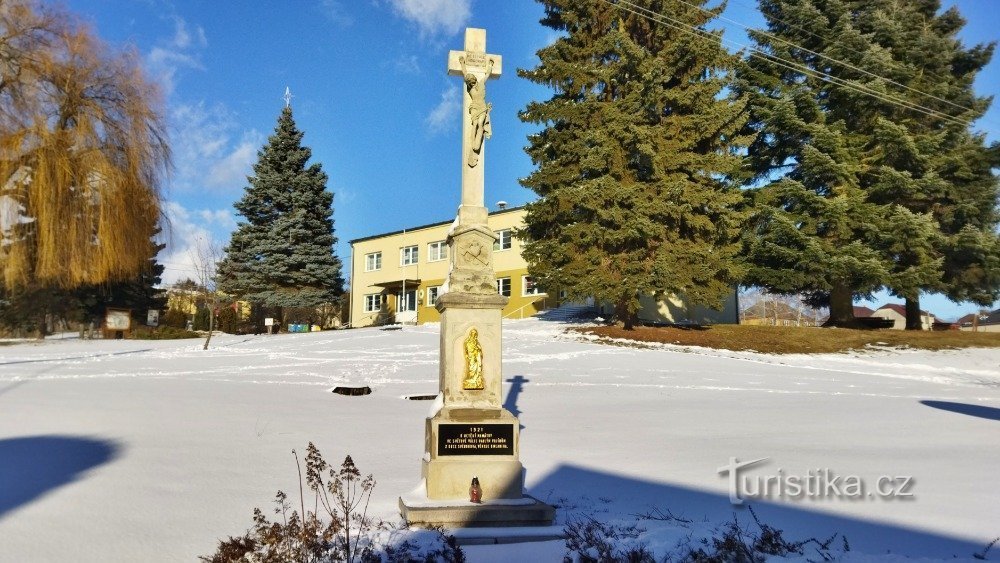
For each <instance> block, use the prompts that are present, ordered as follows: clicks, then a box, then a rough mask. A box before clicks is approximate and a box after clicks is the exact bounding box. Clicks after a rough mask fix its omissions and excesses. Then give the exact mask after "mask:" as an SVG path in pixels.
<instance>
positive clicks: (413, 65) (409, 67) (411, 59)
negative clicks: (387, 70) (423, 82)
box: [393, 55, 420, 74]
mask: <svg viewBox="0 0 1000 563" xmlns="http://www.w3.org/2000/svg"><path fill="white" fill-rule="evenodd" d="M393 66H395V67H396V70H397V71H398V72H402V73H405V74H420V59H418V58H417V56H416V55H409V56H407V55H402V56H400V57H399V58H397V59H396V61H395V63H394V64H393Z"/></svg>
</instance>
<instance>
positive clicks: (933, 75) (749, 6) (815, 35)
mask: <svg viewBox="0 0 1000 563" xmlns="http://www.w3.org/2000/svg"><path fill="white" fill-rule="evenodd" d="M727 2H734V3H736V4H739V5H740V6H743V7H744V8H748V9H750V10H757V7H756V6H752V5H750V4H748V3H746V2H743V1H742V0H727ZM758 11H759V10H758ZM761 15H763V12H761ZM765 18H768V19H769V20H772V21H775V22H777V23H780V24H782V25H784V26H786V27H790V28H792V29H794V30H797V31H801V32H802V33H805V34H807V35H811V36H813V37H815V38H817V39H822V40H823V41H830V38H829V37H827V36H826V35H822V34H819V33H816V32H814V31H810V30H808V29H806V28H804V27H801V26H798V25H795V24H793V23H789V22H788V21H786V20H783V19H780V18H778V17H774V16H771V17H768V16H765ZM738 25H740V26H742V27H744V28H745V29H748V30H749V29H751V28H749V27H746V26H744V25H743V24H738ZM756 31H760V30H756ZM848 50H849V51H851V52H852V53H855V54H858V55H861V54H862V53H861V52H860V51H858V50H856V49H850V48H849V49H848ZM926 74H927V76H929V77H931V78H934V79H937V80H945V78H944V77H942V76H941V75H940V74H937V73H934V72H926ZM959 107H964V106H959Z"/></svg>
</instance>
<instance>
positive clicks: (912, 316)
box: [906, 295, 924, 330]
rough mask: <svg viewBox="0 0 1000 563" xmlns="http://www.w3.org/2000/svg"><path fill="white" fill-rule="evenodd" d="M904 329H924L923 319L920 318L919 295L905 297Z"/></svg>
mask: <svg viewBox="0 0 1000 563" xmlns="http://www.w3.org/2000/svg"><path fill="white" fill-rule="evenodd" d="M906 330H924V320H923V319H922V318H920V296H919V295H918V296H917V297H914V298H912V299H911V298H909V297H907V298H906Z"/></svg>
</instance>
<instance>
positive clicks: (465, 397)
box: [400, 28, 554, 526]
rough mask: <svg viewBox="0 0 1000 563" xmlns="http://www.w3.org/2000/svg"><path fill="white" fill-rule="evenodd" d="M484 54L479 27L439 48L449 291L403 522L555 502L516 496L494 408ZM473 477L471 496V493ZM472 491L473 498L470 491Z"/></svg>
mask: <svg viewBox="0 0 1000 563" xmlns="http://www.w3.org/2000/svg"><path fill="white" fill-rule="evenodd" d="M501 62H502V61H501V58H500V56H499V55H490V54H487V53H486V30H483V29H473V28H469V29H466V30H465V50H464V51H451V52H450V53H449V55H448V73H449V74H452V75H457V76H460V77H462V81H463V83H464V86H465V87H464V96H463V98H464V99H463V102H462V201H461V205H460V206H459V208H458V219H457V221H456V222H455V226H454V227H453V228H452V230H451V232H450V233H449V234H448V247H449V257H450V260H451V270H450V272H449V274H448V280H447V287H448V290H447V292H445V293H444V294H443V295H441V296H440V297H438V300H437V303H436V307H437V310H438V311H440V312H441V344H440V346H441V352H440V371H439V386H440V395H439V396H438V405H439V406H440V408H439V409H437V411H436V412H435V413H434V414H433V415H432V416H431V417H430V418H428V419H427V422H426V431H425V442H424V460H423V465H422V470H421V475H422V477H423V479H424V487H423V488H422V490H420V491H418V492H414V493H411V494H410V495H407V496H404V497H402V498H400V512H401V513H402V515H403V517H404V518H405V519H406V521H407V522H409V523H411V524H437V525H452V526H456V525H457V526H475V525H480V526H483V525H488V526H502V525H508V526H509V525H522V526H523V525H548V524H550V523H551V522H552V518H553V516H554V510H553V508H552V507H551V506H548V505H546V504H543V503H541V502H539V501H537V500H535V499H534V498H532V497H528V496H525V495H524V494H523V487H524V478H523V475H522V473H523V468H522V466H521V462H520V460H519V447H520V443H519V429H520V425H519V423H518V420H517V418H516V417H515V416H514V415H513V414H511V413H510V412H509V411H507V410H506V409H504V408H503V406H502V396H501V395H502V393H501V381H502V378H503V372H502V369H501V354H502V348H501V345H500V331H501V317H502V315H501V313H502V311H503V308H504V305H506V304H507V298H506V297H504V296H502V295H500V294H499V293H497V286H496V277H495V273H494V270H493V243H494V242H495V241H496V240H497V235H496V234H494V233H493V231H492V230H491V229H490V228H489V226H488V224H487V218H488V212H487V209H486V207H485V205H483V202H484V195H483V193H484V191H483V189H484V175H483V167H484V165H485V162H486V158H485V156H486V155H485V149H486V139H489V138H490V136H491V134H492V126H491V123H490V110H491V109H492V105H491V104H490V103H489V102H487V101H486V82H487V81H488V80H489V79H491V78H497V77H499V76H500V73H501ZM473 479H476V481H477V483H478V487H477V488H478V489H479V490H481V494H480V495H476V496H481V501H482V502H480V503H476V502H472V501H470V487H471V485H472V482H473ZM473 498H474V497H473Z"/></svg>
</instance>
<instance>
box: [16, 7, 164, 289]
mask: <svg viewBox="0 0 1000 563" xmlns="http://www.w3.org/2000/svg"><path fill="white" fill-rule="evenodd" d="M161 103H162V102H161V97H160V94H159V91H158V88H157V87H156V86H155V84H154V83H152V82H150V81H149V80H148V79H147V78H146V76H145V75H144V74H143V71H142V70H141V67H140V64H139V60H138V57H137V55H136V54H135V52H133V51H126V52H115V51H112V50H111V49H110V48H109V47H107V46H106V45H105V44H104V43H103V42H102V41H101V40H100V39H98V38H97V37H95V35H94V34H93V33H92V32H91V30H90V29H89V28H87V27H86V26H84V25H82V24H81V23H79V22H78V21H76V20H75V19H74V18H73V17H72V16H70V15H69V14H67V13H65V12H61V11H56V10H53V9H50V8H46V7H43V6H41V5H40V4H38V3H36V2H34V1H32V0H0V276H2V281H0V288H2V290H3V292H4V293H5V294H6V295H7V296H8V297H9V296H16V295H19V294H21V295H24V294H30V293H31V292H33V291H38V290H39V289H40V288H50V289H52V288H55V289H71V288H74V287H78V286H80V285H83V284H101V283H109V282H114V281H118V280H123V279H126V278H129V277H133V276H135V275H136V274H137V273H139V272H140V271H141V270H142V268H144V267H148V260H149V239H150V236H151V235H152V234H153V232H154V230H155V229H156V227H157V223H158V222H159V219H160V202H161V199H160V190H159V188H160V183H161V181H162V179H163V177H164V174H165V172H166V171H167V169H168V167H169V161H170V150H169V147H168V145H167V139H166V127H165V122H164V118H163V111H162V109H161Z"/></svg>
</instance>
